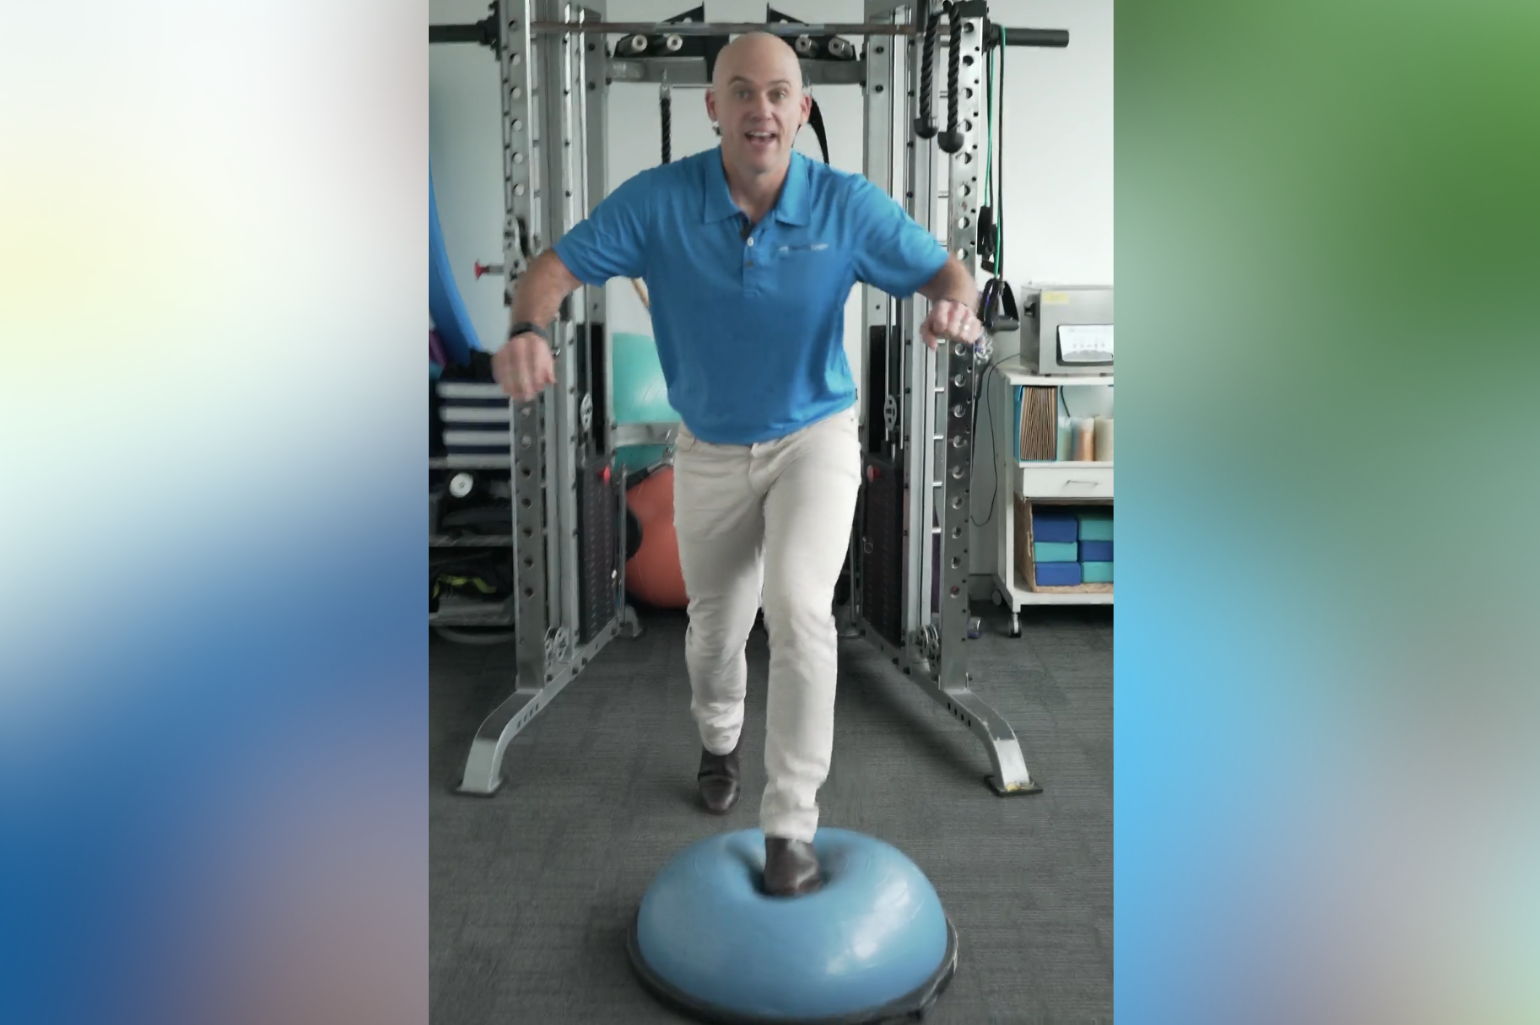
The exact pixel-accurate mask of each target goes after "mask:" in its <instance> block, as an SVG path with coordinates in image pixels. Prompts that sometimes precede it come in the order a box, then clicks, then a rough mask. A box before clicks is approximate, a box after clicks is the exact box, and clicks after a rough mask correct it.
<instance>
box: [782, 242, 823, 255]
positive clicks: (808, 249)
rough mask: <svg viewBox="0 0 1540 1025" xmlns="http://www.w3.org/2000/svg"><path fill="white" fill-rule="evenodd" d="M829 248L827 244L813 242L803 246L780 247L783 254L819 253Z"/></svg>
mask: <svg viewBox="0 0 1540 1025" xmlns="http://www.w3.org/2000/svg"><path fill="white" fill-rule="evenodd" d="M828 248H829V243H827V242H813V243H810V244H808V245H805V246H782V247H781V252H783V253H821V252H823V251H824V250H825V249H828Z"/></svg>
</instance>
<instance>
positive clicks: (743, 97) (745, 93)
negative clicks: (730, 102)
mask: <svg viewBox="0 0 1540 1025" xmlns="http://www.w3.org/2000/svg"><path fill="white" fill-rule="evenodd" d="M734 95H736V96H737V97H738V99H740V100H746V99H748V98H749V91H748V90H747V89H739V90H738V92H737V93H735V94H734Z"/></svg>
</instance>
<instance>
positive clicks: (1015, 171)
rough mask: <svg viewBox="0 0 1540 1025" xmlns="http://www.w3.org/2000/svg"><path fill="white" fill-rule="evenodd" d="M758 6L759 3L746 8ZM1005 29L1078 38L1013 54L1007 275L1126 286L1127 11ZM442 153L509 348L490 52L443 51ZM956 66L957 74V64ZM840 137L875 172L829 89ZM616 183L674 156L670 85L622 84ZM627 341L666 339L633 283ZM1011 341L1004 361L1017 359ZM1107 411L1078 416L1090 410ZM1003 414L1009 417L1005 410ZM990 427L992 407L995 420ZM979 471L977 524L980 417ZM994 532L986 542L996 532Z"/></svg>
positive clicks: (726, 13)
mask: <svg viewBox="0 0 1540 1025" xmlns="http://www.w3.org/2000/svg"><path fill="white" fill-rule="evenodd" d="M744 4H745V0H711V3H710V4H709V5H708V10H707V16H708V18H712V19H715V20H728V19H729V18H732V19H735V20H736V19H738V18H744V19H747V17H749V15H748V14H747V13H738V12H739V10H740V9H745V10H746V8H745V7H744ZM692 6H695V4H694V3H692V2H691V0H612V2H611V3H610V5H609V12H608V14H609V17H610V18H611V19H612V20H627V21H653V20H660V19H662V18H666V17H670V16H672V15H674V14H678V13H680V12H682V11H684V10H688V9H689V8H690V7H692ZM753 6H754V4H753V2H752V0H748V3H747V7H748V8H752V7H753ZM774 6H775V7H776V8H777V9H778V10H782V11H784V12H786V13H787V14H790V15H791V16H793V17H801V18H806V19H807V20H809V21H860V20H862V9H863V5H862V3H861V0H825V2H818V0H780V2H778V3H775V4H774ZM486 11H487V5H486V2H485V0H430V3H429V18H430V20H431V21H433V22H436V23H443V22H472V21H476V20H479V19H480V18H482V17H484V16H485V14H486ZM991 16H992V18H993V19H994V20H995V21H996V22H998V23H1000V24H1002V25H1005V26H1006V27H1007V28H1009V27H1011V26H1017V27H1027V28H1063V29H1068V30H1069V33H1070V45H1069V47H1068V48H1066V49H1063V50H1041V49H1035V48H1028V47H1009V48H1007V49H1006V51H1005V61H1006V64H1005V127H1004V167H1005V174H1004V177H1003V181H1004V183H1005V213H1006V220H1005V234H1006V239H1007V243H1006V246H1007V248H1006V272H1007V276H1008V277H1009V279H1010V281H1011V284H1012V286H1013V287H1014V288H1016V289H1017V291H1018V292H1019V291H1020V290H1021V288H1022V287H1023V286H1024V285H1025V284H1026V283H1027V282H1029V281H1038V282H1054V283H1061V284H1111V283H1112V282H1113V245H1112V238H1113V234H1112V215H1113V177H1112V169H1113V148H1112V138H1113V134H1112V133H1113V99H1112V97H1113V77H1112V76H1113V62H1112V58H1113V35H1112V0H995V2H994V3H993V4H991ZM429 60H430V64H429V90H430V92H429V116H430V132H429V140H430V154H431V157H432V160H433V170H434V175H435V179H436V185H437V188H438V201H439V214H440V218H441V220H442V223H443V227H444V236H445V244H446V247H447V249H448V253H449V259H450V263H451V265H452V266H453V267H454V271H455V277H456V281H457V282H458V284H459V286H460V291H461V294H462V295H463V296H464V298H465V303H466V307H467V309H468V310H469V311H470V316H471V319H472V321H473V322H474V324H475V326H476V330H477V332H478V333H479V334H480V336H481V338H482V341H483V344H485V345H488V346H489V347H493V348H495V347H496V346H497V345H498V344H500V343H501V341H502V335H503V331H504V329H505V327H506V324H507V314H506V311H505V308H504V307H503V304H502V288H503V280H502V279H501V278H500V277H490V276H489V277H485V278H482V279H481V281H479V282H477V281H475V280H474V279H473V277H472V273H471V268H472V264H473V263H474V262H475V261H476V260H477V259H480V260H481V261H482V262H484V263H495V262H501V257H502V253H501V249H502V218H503V191H502V163H501V160H502V158H501V155H500V154H501V147H502V128H501V113H500V110H499V106H498V103H499V101H498V73H497V63H496V60H495V58H494V57H493V55H492V52H491V51H490V50H488V49H486V48H485V47H479V46H468V45H458V46H442V45H441V46H433V47H430V48H429ZM943 67H944V66H943ZM814 95H815V96H816V97H817V99H818V102H819V106H820V107H821V108H822V109H823V114H824V119H825V121H826V123H827V127H828V131H829V149H830V161H831V163H833V164H834V166H836V167H840V168H843V169H846V170H851V171H859V170H860V169H861V146H862V136H863V133H862V131H861V93H860V89H859V87H856V86H840V87H827V86H826V87H822V88H819V89H817V90H815V92H814ZM609 116H610V130H609V164H610V169H609V177H610V185H611V187H612V188H613V187H614V186H615V185H617V184H619V183H620V182H622V181H624V180H625V179H626V178H628V177H630V176H631V175H633V174H635V173H636V172H638V171H640V170H642V169H643V168H646V167H650V166H652V165H653V164H656V163H657V162H658V159H659V141H660V129H659V124H658V93H657V87H656V86H651V85H641V84H629V83H620V84H616V85H614V86H612V87H611V89H610V107H609ZM673 125H674V137H673V153H674V155H675V156H676V157H679V156H684V155H686V154H689V153H694V152H698V151H700V150H703V149H708V148H710V147H711V146H714V145H716V138H715V136H713V135H712V133H711V127H710V122H709V121H708V119H707V118H706V111H705V98H704V95H703V93H702V92H701V91H700V90H696V89H676V90H675V91H674V110H673ZM797 146H798V149H800V150H802V151H803V152H805V153H808V154H809V155H812V156H814V157H816V156H817V154H818V143H817V140H816V138H815V137H814V135H813V132H812V130H811V129H807V128H804V129H803V131H802V133H801V136H800V137H799V138H798V141H797ZM608 291H609V299H610V321H611V324H612V326H613V329H614V330H617V331H635V332H639V333H643V334H651V333H652V329H651V324H650V322H649V320H648V318H647V314H646V311H645V309H644V308H643V307H642V304H641V301H640V300H639V299H638V298H637V297H636V295H635V293H634V292H633V291H632V289H631V288H630V286H629V285H628V284H626V283H624V282H614V283H611V284H610V286H609V290H608ZM860 334H861V318H860V312H859V309H858V304H857V302H856V301H855V299H854V298H852V300H851V302H850V303H849V305H848V306H847V308H846V336H845V351H846V353H847V355H848V356H849V357H850V362H851V367H852V369H853V370H854V371H855V374H856V380H857V381H860V380H861V358H860V357H861V351H860V346H861V337H860ZM1009 348H1010V347H1009V346H1007V347H1006V348H1005V349H1003V350H1002V351H1009ZM1097 411H1098V410H1093V409H1086V410H1080V409H1076V410H1075V412H1076V413H1082V412H1084V413H1093V412H1097ZM994 412H995V413H997V414H998V413H999V411H998V410H995V411H994ZM981 416H982V412H981ZM979 433H980V439H979V451H978V453H977V459H976V462H975V481H974V488H973V492H974V499H975V503H977V504H976V512H975V519H976V520H979V519H983V518H984V516H985V515H986V512H987V510H986V508H985V506H984V504H983V503H986V502H987V501H988V498H989V494H990V492H991V491H992V490H993V488H992V484H993V469H992V459H993V452H992V449H991V447H990V443H989V439H988V438H987V437H985V436H984V435H985V432H984V430H983V423H982V421H981V422H980V432H979ZM992 532H993V531H992V527H991V528H990V529H988V530H985V531H981V532H979V533H980V534H982V535H992ZM970 550H971V559H972V563H973V570H974V571H975V572H986V571H987V570H988V569H989V567H990V559H991V558H992V555H991V553H992V544H991V542H990V541H989V540H988V539H987V538H986V537H984V536H976V537H975V539H974V541H973V543H972V544H971V545H970Z"/></svg>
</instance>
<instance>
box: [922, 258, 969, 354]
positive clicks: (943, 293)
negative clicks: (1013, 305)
mask: <svg viewBox="0 0 1540 1025" xmlns="http://www.w3.org/2000/svg"><path fill="white" fill-rule="evenodd" d="M920 294H921V295H923V296H924V297H925V298H927V299H929V300H930V303H931V305H930V316H928V317H926V318H925V323H924V324H921V325H920V337H922V338H924V339H925V344H926V345H928V346H930V347H931V348H932V349H934V348H935V347H936V339H938V338H944V339H946V340H947V341H957V342H967V343H968V344H970V345H971V344H973V343H974V342H976V341H978V337H979V335H980V334H982V333H983V330H984V325H982V324H980V323H979V319H978V316H977V314H976V313H975V312H974V311H975V310H976V309H977V308H978V304H979V290H978V288H977V286H975V285H974V283H973V275H971V274H969V273H968V268H967V267H964V266H963V265H962V261H961V260H959V259H957V257H955V256H948V257H947V258H946V263H944V264H942V265H941V269H940V270H939V271H937V272H936V274H935V276H934V277H932V278H931V279H930V280H929V281H927V282H926V283H925V284H924V285H922V286H921V287H920Z"/></svg>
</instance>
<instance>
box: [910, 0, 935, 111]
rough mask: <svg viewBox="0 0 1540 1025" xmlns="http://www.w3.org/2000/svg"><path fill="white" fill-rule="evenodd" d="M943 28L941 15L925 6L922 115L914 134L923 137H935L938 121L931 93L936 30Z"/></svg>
mask: <svg viewBox="0 0 1540 1025" xmlns="http://www.w3.org/2000/svg"><path fill="white" fill-rule="evenodd" d="M940 28H941V16H940V14H939V13H938V12H935V11H932V10H931V9H930V6H929V5H928V4H927V5H926V7H925V40H924V42H922V43H921V44H920V116H919V117H917V118H915V119H914V134H915V135H918V136H919V137H920V138H922V139H930V138H933V137H934V136H935V134H936V122H935V119H934V117H932V113H933V112H932V108H931V93H932V92H934V88H933V87H934V85H935V70H934V69H935V63H936V32H937V31H938V30H939V29H940Z"/></svg>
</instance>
